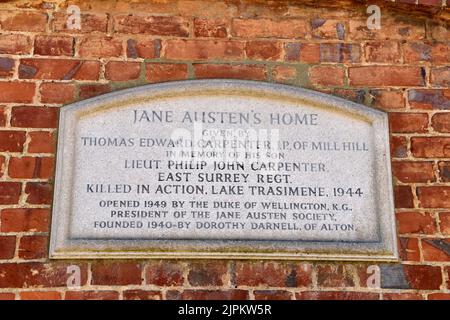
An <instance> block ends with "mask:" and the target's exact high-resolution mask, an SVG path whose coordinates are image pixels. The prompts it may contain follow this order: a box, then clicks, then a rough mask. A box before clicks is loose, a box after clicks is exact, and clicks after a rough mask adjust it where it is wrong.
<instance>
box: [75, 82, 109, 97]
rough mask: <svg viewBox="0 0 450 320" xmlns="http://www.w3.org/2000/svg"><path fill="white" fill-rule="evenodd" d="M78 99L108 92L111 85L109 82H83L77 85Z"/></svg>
mask: <svg viewBox="0 0 450 320" xmlns="http://www.w3.org/2000/svg"><path fill="white" fill-rule="evenodd" d="M79 88H80V89H79V90H80V93H79V98H80V99H87V98H91V97H96V96H98V95H101V94H104V93H108V92H110V91H111V86H110V85H109V84H85V85H81V86H80V87H79Z"/></svg>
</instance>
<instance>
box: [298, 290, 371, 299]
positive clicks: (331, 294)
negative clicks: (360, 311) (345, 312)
mask: <svg viewBox="0 0 450 320" xmlns="http://www.w3.org/2000/svg"><path fill="white" fill-rule="evenodd" d="M379 297H380V295H379V294H378V293H370V292H356V291H303V292H297V293H296V294H295V298H296V299H297V300H378V299H379Z"/></svg>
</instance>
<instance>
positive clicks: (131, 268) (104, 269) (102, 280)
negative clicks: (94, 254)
mask: <svg viewBox="0 0 450 320" xmlns="http://www.w3.org/2000/svg"><path fill="white" fill-rule="evenodd" d="M141 282H142V278H141V266H140V264H139V263H135V262H113V263H109V262H106V263H101V262H98V263H95V264H93V265H92V284H94V285H122V286H123V285H130V284H141Z"/></svg>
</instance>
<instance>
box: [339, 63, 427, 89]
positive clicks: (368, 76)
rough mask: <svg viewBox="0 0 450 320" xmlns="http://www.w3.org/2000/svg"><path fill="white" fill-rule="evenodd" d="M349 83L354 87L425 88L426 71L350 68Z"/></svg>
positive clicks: (369, 67)
mask: <svg viewBox="0 0 450 320" xmlns="http://www.w3.org/2000/svg"><path fill="white" fill-rule="evenodd" d="M348 71H349V82H350V85H352V86H364V87H366V86H379V87H389V86H402V87H406V86H423V85H424V83H425V82H424V75H423V74H424V69H422V68H420V67H398V66H362V67H350V68H349V69H348Z"/></svg>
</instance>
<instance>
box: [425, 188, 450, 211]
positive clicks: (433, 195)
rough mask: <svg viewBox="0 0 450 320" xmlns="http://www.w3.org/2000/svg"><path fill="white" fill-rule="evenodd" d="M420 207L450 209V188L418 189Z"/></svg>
mask: <svg viewBox="0 0 450 320" xmlns="http://www.w3.org/2000/svg"><path fill="white" fill-rule="evenodd" d="M417 194H418V196H419V201H420V206H421V207H422V208H450V187H448V186H442V187H440V186H430V187H418V188H417Z"/></svg>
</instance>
